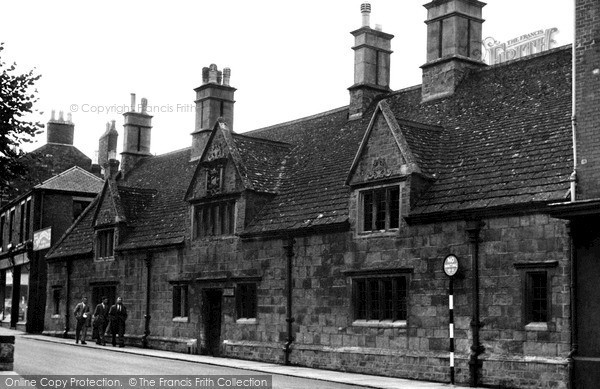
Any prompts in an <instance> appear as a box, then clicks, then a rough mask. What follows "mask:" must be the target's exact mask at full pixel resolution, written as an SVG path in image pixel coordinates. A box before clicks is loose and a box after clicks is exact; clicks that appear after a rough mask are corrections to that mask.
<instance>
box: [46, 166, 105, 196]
mask: <svg viewBox="0 0 600 389" xmlns="http://www.w3.org/2000/svg"><path fill="white" fill-rule="evenodd" d="M102 184H103V181H102V179H101V178H100V177H98V176H95V175H93V174H92V173H89V172H88V171H86V170H84V169H82V168H80V167H79V166H73V167H72V168H70V169H68V170H65V171H64V172H62V173H60V174H58V175H56V176H54V177H51V178H49V179H47V180H46V181H44V182H42V183H41V184H39V185H36V186H35V188H36V189H46V190H61V191H69V192H85V193H99V192H100V190H102Z"/></svg>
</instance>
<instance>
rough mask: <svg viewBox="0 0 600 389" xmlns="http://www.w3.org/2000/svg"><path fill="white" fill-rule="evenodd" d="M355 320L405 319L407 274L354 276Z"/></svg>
mask: <svg viewBox="0 0 600 389" xmlns="http://www.w3.org/2000/svg"><path fill="white" fill-rule="evenodd" d="M352 286H353V293H354V319H355V320H379V321H382V320H391V321H396V320H406V317H407V276H384V277H366V278H355V279H353V281H352Z"/></svg>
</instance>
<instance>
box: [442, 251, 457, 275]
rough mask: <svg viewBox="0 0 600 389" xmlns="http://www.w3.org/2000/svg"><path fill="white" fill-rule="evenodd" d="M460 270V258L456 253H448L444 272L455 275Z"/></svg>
mask: <svg viewBox="0 0 600 389" xmlns="http://www.w3.org/2000/svg"><path fill="white" fill-rule="evenodd" d="M457 272H458V258H456V256H455V255H452V254H450V255H448V256H447V257H446V259H444V273H446V275H447V276H448V277H452V276H454V275H455V274H456V273H457Z"/></svg>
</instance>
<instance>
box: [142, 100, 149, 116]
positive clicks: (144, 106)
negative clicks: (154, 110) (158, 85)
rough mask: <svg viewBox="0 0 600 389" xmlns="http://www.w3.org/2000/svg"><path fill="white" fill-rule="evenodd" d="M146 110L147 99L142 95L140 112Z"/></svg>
mask: <svg viewBox="0 0 600 389" xmlns="http://www.w3.org/2000/svg"><path fill="white" fill-rule="evenodd" d="M147 111H148V99H147V98H145V97H143V98H142V113H147Z"/></svg>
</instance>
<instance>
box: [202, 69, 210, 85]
mask: <svg viewBox="0 0 600 389" xmlns="http://www.w3.org/2000/svg"><path fill="white" fill-rule="evenodd" d="M208 72H209V69H208V68H207V67H206V66H205V67H203V68H202V84H203V85H204V84H208Z"/></svg>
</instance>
